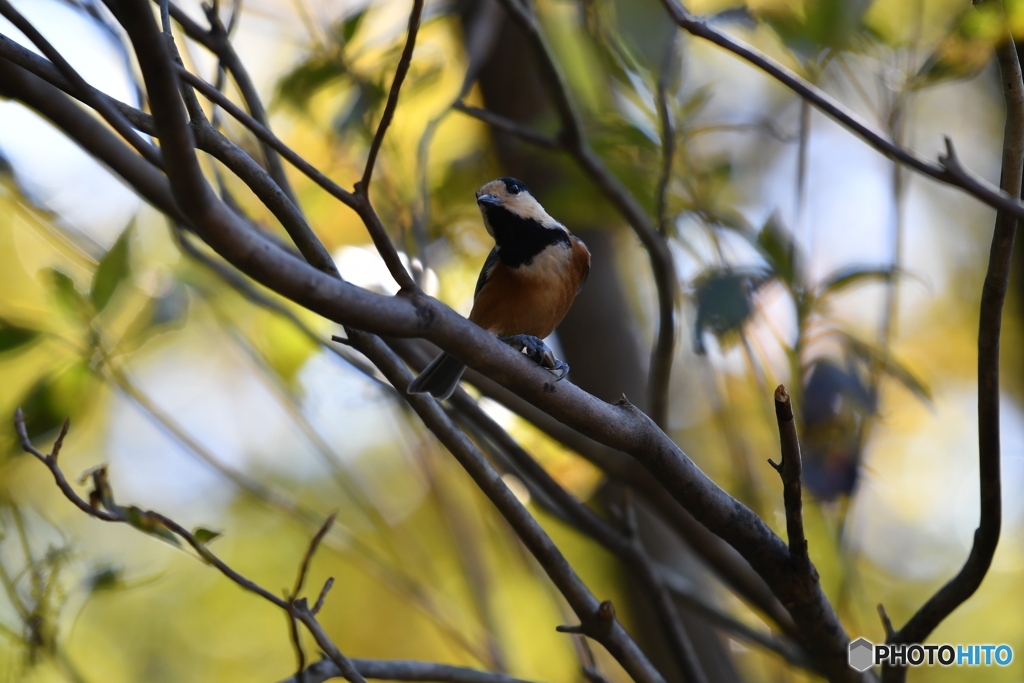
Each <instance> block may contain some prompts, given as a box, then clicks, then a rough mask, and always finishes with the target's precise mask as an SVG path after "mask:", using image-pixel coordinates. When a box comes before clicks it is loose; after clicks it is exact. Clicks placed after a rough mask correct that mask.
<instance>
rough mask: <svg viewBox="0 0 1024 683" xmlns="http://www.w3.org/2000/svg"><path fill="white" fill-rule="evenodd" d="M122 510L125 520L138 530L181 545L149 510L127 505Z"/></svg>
mask: <svg viewBox="0 0 1024 683" xmlns="http://www.w3.org/2000/svg"><path fill="white" fill-rule="evenodd" d="M124 511H125V517H126V521H127V522H128V523H129V524H131V525H132V526H133V527H135V528H136V529H138V530H139V531H142V532H144V533H147V534H149V535H151V536H156V537H158V538H162V539H163V540H165V541H167V542H168V543H170V544H172V545H175V546H179V547H180V546H181V541H179V540H178V537H177V536H175V535H174V534H173V533H172V532H171V530H170V529H168V528H167V527H165V526H164V524H163V522H161V521H160V519H159V518H158V517H157V516H156V515H154V514H153V513H152V512H150V511H149V510H143V509H141V508H139V507H136V506H135V505H129V506H128V507H126V508H124Z"/></svg>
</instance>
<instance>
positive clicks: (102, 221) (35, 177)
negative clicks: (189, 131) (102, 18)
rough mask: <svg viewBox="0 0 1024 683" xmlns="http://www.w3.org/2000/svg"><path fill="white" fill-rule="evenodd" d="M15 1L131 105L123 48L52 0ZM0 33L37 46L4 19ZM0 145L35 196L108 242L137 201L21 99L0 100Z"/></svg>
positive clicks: (77, 63) (90, 76) (89, 77)
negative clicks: (22, 102) (18, 100)
mask: <svg viewBox="0 0 1024 683" xmlns="http://www.w3.org/2000/svg"><path fill="white" fill-rule="evenodd" d="M13 4H14V5H15V7H16V8H17V9H18V11H20V12H21V13H22V14H23V15H24V16H25V17H26V18H27V19H28V20H29V21H30V22H32V24H33V25H34V26H35V27H36V28H37V29H38V30H39V31H40V32H41V33H42V34H43V35H44V37H46V39H47V40H48V41H50V43H51V44H53V46H54V47H56V48H57V49H58V50H60V52H61V53H62V54H63V55H64V57H65V58H66V59H67V60H68V62H69V63H70V64H71V65H72V66H73V67H74V68H75V70H76V71H78V73H79V74H81V76H82V77H83V78H85V80H86V81H87V82H89V83H90V84H92V85H94V86H95V87H97V88H99V89H100V90H103V91H105V92H107V93H108V94H110V95H111V96H113V97H116V98H117V99H119V100H121V101H123V102H128V103H129V104H135V103H136V96H135V92H134V88H133V86H132V83H131V80H130V79H129V78H128V76H127V73H126V71H125V61H124V56H123V53H122V52H121V51H120V50H119V49H118V47H117V46H116V44H115V43H114V40H113V38H112V36H110V35H109V34H107V33H105V32H104V31H103V30H102V29H100V28H98V27H97V26H96V24H95V23H94V22H93V21H92V20H91V19H90V18H88V17H87V16H86V15H84V14H83V13H80V12H78V11H77V10H75V9H74V8H72V7H70V6H68V5H66V4H62V3H59V2H54V1H53V0H31V1H28V0H20V1H19V0H14V2H13ZM0 32H2V33H3V34H4V35H6V36H8V37H10V38H12V39H13V40H16V41H18V42H20V43H21V44H22V45H24V46H25V47H28V48H29V49H32V50H33V51H35V52H39V50H38V49H36V48H35V47H34V46H33V45H32V44H31V43H30V42H29V41H28V39H26V38H25V36H24V35H23V34H22V33H21V32H20V31H17V30H16V29H15V28H14V26H12V25H11V24H10V23H9V22H7V20H5V19H2V18H0ZM0 151H2V153H3V155H4V156H5V157H7V159H8V160H9V161H10V162H11V165H12V166H13V167H14V171H15V177H16V178H17V180H18V183H19V185H20V186H21V187H22V188H23V189H24V190H25V192H26V193H27V194H28V195H29V196H30V197H31V198H32V200H33V201H34V202H36V203H37V204H39V205H41V206H43V207H45V208H47V209H49V210H51V211H53V212H55V213H56V214H58V216H59V217H60V219H61V221H62V222H63V223H64V224H65V225H66V226H68V227H71V228H74V229H76V230H78V231H80V232H82V233H83V234H85V235H87V236H88V237H90V238H92V239H93V240H95V241H96V242H98V243H100V244H101V245H103V246H105V247H106V246H110V245H111V244H113V242H114V240H116V239H117V236H118V235H120V234H121V231H122V230H123V229H124V227H125V225H127V223H128V221H129V220H130V219H131V217H132V215H134V213H135V212H136V210H137V209H138V207H139V204H140V200H139V199H138V197H137V196H136V195H135V193H134V192H132V191H131V190H130V189H128V188H127V187H126V186H125V185H124V184H123V183H122V182H121V181H120V180H118V179H117V178H115V177H114V176H113V175H112V174H111V173H110V172H109V171H107V170H106V168H105V167H104V166H102V165H101V164H99V163H98V162H97V161H96V160H95V159H93V158H92V157H91V156H89V155H88V154H86V153H85V152H83V151H82V150H81V149H80V148H79V147H78V146H77V145H76V144H75V143H73V142H71V141H70V140H69V139H68V138H67V137H65V136H64V134H63V133H61V132H59V131H58V130H57V129H56V128H54V127H53V126H52V125H50V124H49V123H48V122H46V121H45V120H43V119H42V118H41V117H40V116H38V115H37V114H35V113H34V112H32V111H31V110H29V109H28V108H26V107H24V106H22V105H21V104H17V103H15V102H11V101H0Z"/></svg>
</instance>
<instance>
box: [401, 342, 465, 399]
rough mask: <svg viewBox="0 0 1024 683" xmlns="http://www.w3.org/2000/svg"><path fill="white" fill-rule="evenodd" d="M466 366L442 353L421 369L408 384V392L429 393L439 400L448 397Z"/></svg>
mask: <svg viewBox="0 0 1024 683" xmlns="http://www.w3.org/2000/svg"><path fill="white" fill-rule="evenodd" d="M465 371H466V366H465V365H463V363H462V361H460V360H458V359H457V358H455V357H453V356H449V355H448V354H447V353H442V354H441V355H439V356H438V357H437V358H435V359H434V360H432V361H430V365H428V366H427V367H426V368H424V369H423V372H421V373H420V375H419V377H417V378H416V379H414V380H413V381H412V383H411V384H410V385H409V393H410V394H430V395H431V396H433V397H434V398H436V399H437V400H439V401H443V400H445V399H447V398H449V397H450V396H451V395H452V394H453V393H455V387H457V386H459V380H460V379H462V373H463V372H465Z"/></svg>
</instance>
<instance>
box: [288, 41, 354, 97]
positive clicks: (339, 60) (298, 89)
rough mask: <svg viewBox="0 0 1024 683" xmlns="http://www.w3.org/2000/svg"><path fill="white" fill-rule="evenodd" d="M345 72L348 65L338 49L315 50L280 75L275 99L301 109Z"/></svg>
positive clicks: (346, 72)
mask: <svg viewBox="0 0 1024 683" xmlns="http://www.w3.org/2000/svg"><path fill="white" fill-rule="evenodd" d="M346 74H348V65H347V64H346V63H345V58H344V55H342V53H341V50H340V49H337V48H332V49H328V50H326V51H320V52H317V53H315V54H312V55H310V57H309V58H308V59H307V60H306V61H304V62H302V63H301V64H299V65H298V66H296V67H295V68H294V69H292V70H291V71H289V72H288V73H286V74H285V75H284V76H282V77H281V80H279V81H278V82H277V89H276V99H277V100H278V101H280V102H282V103H284V104H287V105H289V106H291V107H294V108H296V109H302V108H304V107H305V106H306V104H308V102H309V100H310V98H312V97H313V95H315V94H316V93H318V92H319V91H320V90H322V89H323V88H326V87H327V86H328V85H330V84H332V83H334V82H335V81H337V80H338V79H340V78H342V77H344V76H345V75H346Z"/></svg>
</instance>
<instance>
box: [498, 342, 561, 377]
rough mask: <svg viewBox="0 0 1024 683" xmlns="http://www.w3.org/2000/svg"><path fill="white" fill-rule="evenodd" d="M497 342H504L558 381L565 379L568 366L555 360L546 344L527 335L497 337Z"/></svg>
mask: <svg viewBox="0 0 1024 683" xmlns="http://www.w3.org/2000/svg"><path fill="white" fill-rule="evenodd" d="M498 341H502V342H505V343H506V344H508V345H509V346H511V347H512V348H513V349H515V350H516V351H519V352H521V353H522V354H523V355H525V356H526V357H527V358H529V359H530V360H532V361H533V362H534V363H536V364H537V365H539V366H541V367H542V368H544V369H545V370H547V371H549V372H551V374H553V375H555V376H556V377H557V378H558V379H557V380H556V381H559V380H563V379H565V376H566V375H568V374H569V365H568V363H566V362H565V361H562V360H558V359H557V358H555V354H554V353H552V352H551V349H549V348H548V346H547V344H545V343H544V342H543V341H541V340H540V339H538V338H537V337H534V336H532V335H529V334H514V335H512V336H511V337H498Z"/></svg>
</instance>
